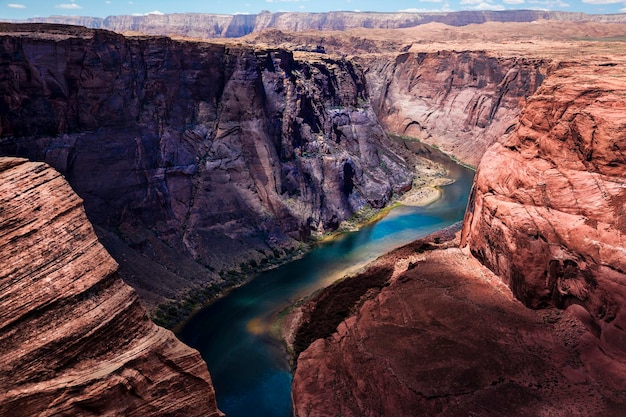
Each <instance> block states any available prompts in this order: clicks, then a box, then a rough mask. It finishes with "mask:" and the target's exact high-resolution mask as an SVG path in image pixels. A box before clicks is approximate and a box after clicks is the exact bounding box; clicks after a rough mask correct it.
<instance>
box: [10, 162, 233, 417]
mask: <svg viewBox="0 0 626 417" xmlns="http://www.w3.org/2000/svg"><path fill="white" fill-rule="evenodd" d="M0 196H1V197H0V198H1V199H2V200H1V201H2V204H1V205H0V219H1V220H2V222H1V225H2V228H1V229H0V250H1V251H2V257H1V258H0V307H1V308H2V322H1V323H0V383H1V384H2V387H3V390H2V392H1V393H0V414H2V415H5V416H9V415H11V416H32V415H42V416H43V415H45V416H76V415H104V414H106V415H127V416H163V415H181V414H185V415H189V416H210V417H218V416H220V415H222V414H221V413H220V412H219V411H218V410H217V406H216V403H215V392H214V390H213V386H212V383H211V378H210V376H209V373H208V370H207V368H206V365H205V364H204V362H203V361H202V359H201V358H200V355H199V354H198V352H197V351H195V350H193V349H191V348H189V347H187V346H185V345H183V344H182V343H181V342H179V341H178V340H177V339H176V338H175V336H174V335H173V334H172V333H171V332H170V331H169V330H165V329H163V328H160V327H157V326H156V325H155V324H154V323H152V321H151V320H150V319H149V317H148V316H147V315H146V313H145V311H144V310H143V309H142V307H141V306H140V304H139V299H138V297H137V294H136V293H135V292H134V291H133V290H132V289H131V288H130V287H129V286H127V285H126V284H125V283H124V282H123V281H122V280H121V278H120V277H119V275H118V274H117V273H116V270H117V264H116V262H115V261H114V260H113V259H112V258H111V257H110V256H109V254H108V253H107V252H106V250H105V249H104V247H103V246H102V245H101V244H100V243H99V242H98V238H97V237H96V234H95V233H94V230H93V228H92V226H91V224H90V223H89V221H88V220H87V216H86V215H85V211H84V210H83V206H82V200H81V199H80V198H79V197H78V196H77V195H76V194H75V193H74V192H73V191H72V189H71V188H70V186H69V184H68V183H67V181H65V179H64V178H63V177H62V176H61V175H60V174H59V173H58V172H57V171H55V170H54V169H52V168H51V167H50V166H48V165H46V164H43V163H35V162H29V161H27V160H25V159H19V158H0Z"/></svg>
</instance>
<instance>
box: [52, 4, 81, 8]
mask: <svg viewBox="0 0 626 417" xmlns="http://www.w3.org/2000/svg"><path fill="white" fill-rule="evenodd" d="M54 7H55V8H56V9H65V10H76V9H82V8H83V6H80V5H78V4H76V3H61V4H57V5H56V6H54Z"/></svg>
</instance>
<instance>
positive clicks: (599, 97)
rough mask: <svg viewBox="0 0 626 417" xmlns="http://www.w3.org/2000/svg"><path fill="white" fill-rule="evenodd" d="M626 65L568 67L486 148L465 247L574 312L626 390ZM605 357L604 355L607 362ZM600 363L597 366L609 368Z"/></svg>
mask: <svg viewBox="0 0 626 417" xmlns="http://www.w3.org/2000/svg"><path fill="white" fill-rule="evenodd" d="M623 74H624V67H623V64H613V63H609V64H608V65H606V64H605V65H594V64H591V63H590V64H587V65H585V64H566V65H563V67H562V68H561V69H559V70H558V71H556V72H555V73H554V74H553V75H552V76H551V77H549V78H548V79H547V80H546V82H545V83H544V84H543V85H542V86H541V88H540V89H539V90H538V91H537V93H536V94H535V95H534V96H533V97H532V98H531V99H530V100H529V102H528V105H527V106H526V108H525V109H524V111H523V113H522V115H521V117H520V123H519V127H518V128H517V130H516V131H515V132H514V133H513V134H512V135H511V136H510V137H509V138H508V139H507V140H506V141H505V142H503V143H501V144H496V145H494V146H493V147H491V148H490V149H489V151H488V152H487V153H486V154H485V157H484V158H483V161H482V162H481V165H480V168H479V170H478V173H477V176H476V181H475V185H474V190H473V194H472V197H471V201H470V205H469V210H468V212H467V214H466V220H465V228H464V232H463V233H464V242H463V243H464V245H467V246H468V247H469V248H470V249H471V251H472V253H473V254H474V256H475V257H476V258H478V259H479V260H480V261H481V262H483V263H484V264H485V265H486V266H488V267H489V268H490V269H491V270H493V271H494V272H495V273H496V274H498V275H499V276H500V277H502V279H503V280H504V282H506V283H507V284H508V285H509V286H510V287H511V289H512V291H513V293H514V294H515V296H516V297H517V298H518V299H520V300H521V301H522V302H523V303H524V304H526V305H527V306H529V307H532V308H542V307H548V306H554V307H558V308H564V309H567V310H568V311H571V312H572V314H575V315H576V316H577V317H579V319H580V320H582V321H583V322H584V323H585V324H586V325H587V327H588V329H589V332H590V333H589V334H591V335H593V337H594V338H596V339H595V341H596V344H597V347H596V348H594V350H593V351H590V352H588V354H589V356H590V357H592V358H593V359H594V360H598V361H600V364H601V365H602V367H606V364H607V363H608V364H611V366H610V367H611V368H612V369H613V371H614V375H612V376H611V378H610V379H609V378H607V383H609V384H615V386H616V387H621V389H624V387H625V386H626V377H625V375H626V373H625V371H626V359H625V358H626V332H625V331H624V329H625V328H626V315H625V311H624V306H625V305H626V290H625V289H624V283H625V282H626V256H625V254H626V249H625V248H626V243H625V237H624V236H625V234H626V181H625V180H624V178H625V172H626V156H625V154H624V149H626V119H625V118H624V115H625V114H626V83H625V82H624V78H623ZM598 358H600V359H598ZM600 364H599V365H598V366H600Z"/></svg>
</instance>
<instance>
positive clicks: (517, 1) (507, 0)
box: [502, 0, 525, 4]
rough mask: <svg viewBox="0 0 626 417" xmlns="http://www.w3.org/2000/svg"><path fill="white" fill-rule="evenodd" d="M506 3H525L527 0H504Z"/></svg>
mask: <svg viewBox="0 0 626 417" xmlns="http://www.w3.org/2000/svg"><path fill="white" fill-rule="evenodd" d="M502 1H503V2H504V3H505V4H524V3H525V0H502Z"/></svg>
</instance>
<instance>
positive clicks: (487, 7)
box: [472, 2, 506, 10]
mask: <svg viewBox="0 0 626 417" xmlns="http://www.w3.org/2000/svg"><path fill="white" fill-rule="evenodd" d="M472 9H473V10H506V9H505V7H504V6H503V5H501V4H491V3H485V2H482V3H479V4H477V5H476V6H474V7H472Z"/></svg>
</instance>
